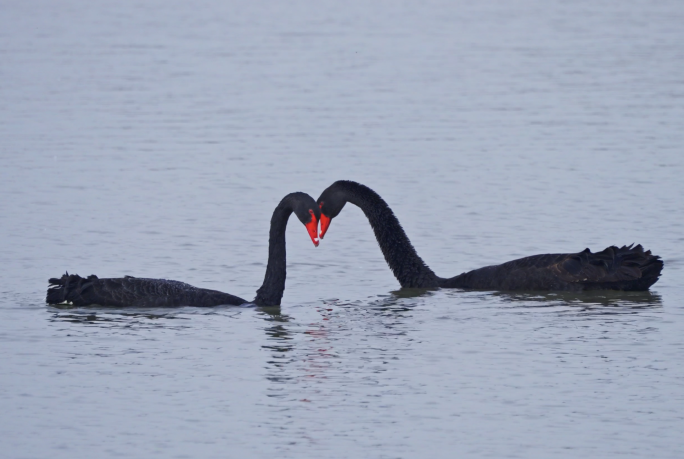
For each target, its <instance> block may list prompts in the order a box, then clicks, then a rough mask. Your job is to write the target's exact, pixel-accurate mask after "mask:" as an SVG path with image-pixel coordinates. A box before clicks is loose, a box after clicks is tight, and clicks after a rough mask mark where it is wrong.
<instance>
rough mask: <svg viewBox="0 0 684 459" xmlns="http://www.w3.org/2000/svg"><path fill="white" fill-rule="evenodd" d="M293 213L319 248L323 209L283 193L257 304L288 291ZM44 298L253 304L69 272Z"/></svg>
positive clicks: (166, 284) (157, 283)
mask: <svg viewBox="0 0 684 459" xmlns="http://www.w3.org/2000/svg"><path fill="white" fill-rule="evenodd" d="M292 213H294V214H295V215H296V216H297V218H298V219H299V221H301V222H302V224H303V225H304V226H305V227H306V230H307V232H308V233H309V236H310V237H311V240H312V241H313V243H314V245H315V246H318V242H319V239H318V235H317V232H318V221H319V220H320V216H321V213H320V209H319V207H318V205H317V204H316V201H314V200H313V198H312V197H311V196H309V195H308V194H306V193H291V194H288V195H287V196H285V197H284V198H283V199H282V201H280V203H279V204H278V206H277V207H276V208H275V210H274V211H273V216H272V217H271V230H270V233H269V241H268V264H267V266H266V274H265V275H264V282H263V284H262V285H261V287H260V288H259V289H258V290H257V292H256V298H255V299H254V301H252V303H254V304H256V305H258V306H277V305H279V304H280V300H281V299H282V297H283V292H284V291H285V277H286V275H287V272H286V255H285V228H286V227H287V221H288V219H289V218H290V215H291V214H292ZM49 283H50V286H49V287H48V291H47V298H46V301H47V303H49V304H60V303H71V304H74V305H76V306H87V305H94V304H96V305H101V306H117V307H126V306H132V307H173V306H203V307H210V306H218V305H241V304H245V303H250V302H249V301H247V300H244V299H242V298H240V297H237V296H234V295H231V294H229V293H223V292H219V291H217V290H208V289H203V288H197V287H193V286H192V285H189V284H186V283H184V282H178V281H173V280H167V279H143V278H137V277H131V276H126V277H122V278H106V279H99V278H98V277H97V276H95V275H92V276H88V277H87V278H83V277H81V276H78V275H76V274H72V275H69V274H68V273H67V274H65V275H64V276H62V277H61V278H53V279H50V280H49Z"/></svg>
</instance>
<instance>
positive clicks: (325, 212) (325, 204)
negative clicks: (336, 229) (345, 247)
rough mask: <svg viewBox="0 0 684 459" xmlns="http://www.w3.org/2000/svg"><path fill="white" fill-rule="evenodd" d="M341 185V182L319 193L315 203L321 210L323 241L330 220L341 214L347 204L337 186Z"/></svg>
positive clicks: (321, 234) (321, 235)
mask: <svg viewBox="0 0 684 459" xmlns="http://www.w3.org/2000/svg"><path fill="white" fill-rule="evenodd" d="M343 183H344V182H343V181H340V182H335V183H333V184H332V185H330V186H329V187H328V188H326V189H325V191H323V193H321V195H320V197H319V198H318V201H316V202H317V203H318V207H319V208H320V209H321V217H320V221H321V233H320V237H321V239H323V236H325V233H326V232H327V231H328V228H330V222H332V219H333V218H335V217H337V216H338V215H339V214H340V212H342V209H343V208H344V205H345V204H346V203H347V199H346V198H345V196H344V193H343V192H342V190H341V189H340V188H341V187H340V186H339V184H343Z"/></svg>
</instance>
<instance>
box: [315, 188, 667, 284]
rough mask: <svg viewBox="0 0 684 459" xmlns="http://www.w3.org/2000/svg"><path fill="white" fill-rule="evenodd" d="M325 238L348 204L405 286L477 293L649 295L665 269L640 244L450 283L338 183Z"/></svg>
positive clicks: (550, 257)
mask: <svg viewBox="0 0 684 459" xmlns="http://www.w3.org/2000/svg"><path fill="white" fill-rule="evenodd" d="M317 202H318V204H319V206H320V207H321V234H320V236H321V238H323V236H324V235H325V233H326V232H327V230H328V228H329V226H330V222H331V221H332V219H333V218H335V217H336V216H337V215H339V213H340V212H341V211H342V208H343V207H344V205H345V204H346V203H347V202H350V203H352V204H355V205H357V206H358V207H359V208H361V210H362V211H363V213H364V214H365V215H366V217H367V218H368V221H369V223H370V225H371V227H372V228H373V232H374V233H375V238H376V239H377V241H378V245H379V246H380V249H381V250H382V253H383V255H384V257H385V260H386V261H387V264H388V265H389V267H390V269H391V270H392V272H393V273H394V276H395V277H396V278H397V280H398V281H399V283H400V284H401V286H402V287H410V288H433V287H443V288H462V289H475V290H567V291H584V290H605V289H609V290H648V288H649V287H650V286H651V285H653V284H654V283H656V282H657V281H658V278H659V276H660V273H661V271H662V269H663V261H662V260H661V259H660V257H658V256H656V255H652V254H651V252H650V251H645V250H644V249H643V247H641V245H637V246H623V247H621V248H618V247H614V246H611V247H608V248H606V249H605V250H603V251H601V252H597V253H592V252H591V251H590V250H589V249H586V250H584V251H582V252H578V253H567V254H544V255H534V256H531V257H525V258H520V259H517V260H513V261H509V262H507V263H503V264H500V265H494V266H486V267H484V268H480V269H475V270H473V271H469V272H465V273H462V274H459V275H458V276H455V277H452V278H442V277H439V276H437V275H436V274H435V273H434V272H433V271H432V270H431V269H430V268H429V267H428V266H427V265H426V264H425V262H424V261H423V259H422V258H420V256H418V254H417V252H416V250H415V248H414V247H413V245H412V244H411V241H410V240H409V238H408V236H407V235H406V233H405V232H404V229H403V228H402V227H401V224H400V223H399V220H397V217H396V216H395V215H394V212H392V209H390V207H389V205H387V203H386V202H385V201H384V200H383V199H382V198H381V197H380V196H379V195H378V194H377V193H376V192H375V191H373V190H371V189H370V188H368V187H367V186H365V185H362V184H360V183H356V182H352V181H347V180H340V181H337V182H335V183H333V184H332V185H331V186H329V187H328V188H327V189H326V190H325V191H323V193H322V194H321V196H320V197H319V198H318V201H317Z"/></svg>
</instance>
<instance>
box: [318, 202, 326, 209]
mask: <svg viewBox="0 0 684 459" xmlns="http://www.w3.org/2000/svg"><path fill="white" fill-rule="evenodd" d="M323 204H325V201H321V203H320V204H319V205H318V208H319V209H322V208H323Z"/></svg>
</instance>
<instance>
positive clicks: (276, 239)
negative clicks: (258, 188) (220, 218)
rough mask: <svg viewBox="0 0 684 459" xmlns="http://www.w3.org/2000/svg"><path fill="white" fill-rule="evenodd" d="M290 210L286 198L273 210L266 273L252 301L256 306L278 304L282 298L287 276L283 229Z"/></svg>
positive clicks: (291, 209) (290, 206)
mask: <svg viewBox="0 0 684 459" xmlns="http://www.w3.org/2000/svg"><path fill="white" fill-rule="evenodd" d="M292 212H293V208H292V205H290V203H289V202H287V201H286V199H283V201H281V202H280V204H278V207H276V208H275V210H274V211H273V216H272V217H271V229H270V232H269V238H268V264H267V265H266V274H265V275H264V282H263V284H261V287H259V290H257V294H256V298H255V299H254V303H255V304H257V305H258V306H278V305H280V300H281V299H282V298H283V292H284V291H285V278H286V277H287V260H286V258H287V257H286V252H285V229H286V228H287V220H288V219H289V218H290V215H291V214H292Z"/></svg>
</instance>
